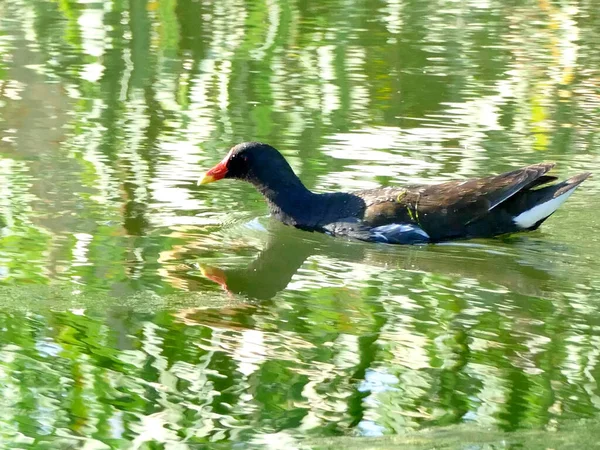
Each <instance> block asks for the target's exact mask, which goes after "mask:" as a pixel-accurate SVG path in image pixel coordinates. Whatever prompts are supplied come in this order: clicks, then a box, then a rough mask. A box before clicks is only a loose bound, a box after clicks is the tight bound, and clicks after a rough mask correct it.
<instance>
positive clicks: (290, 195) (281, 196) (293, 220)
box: [250, 166, 318, 226]
mask: <svg viewBox="0 0 600 450" xmlns="http://www.w3.org/2000/svg"><path fill="white" fill-rule="evenodd" d="M287 169H288V170H285V171H279V172H278V173H273V172H271V173H269V174H268V175H267V176H264V177H261V178H260V179H258V178H256V179H253V180H250V182H251V183H252V184H253V185H254V187H256V189H257V190H258V191H259V192H260V193H261V194H262V195H263V196H264V197H265V199H266V200H267V203H268V205H269V209H270V210H271V214H273V215H274V216H275V217H277V219H279V220H280V221H282V222H283V223H286V224H288V225H299V226H309V225H311V223H310V222H311V220H314V218H315V217H316V216H317V215H318V212H317V211H316V210H315V206H316V203H315V202H314V200H315V198H316V197H317V194H313V193H312V192H311V191H309V190H308V189H307V188H306V187H305V186H304V185H303V184H302V182H301V181H300V179H299V178H298V177H297V176H296V174H295V173H294V172H293V171H292V169H291V167H289V166H288V167H287Z"/></svg>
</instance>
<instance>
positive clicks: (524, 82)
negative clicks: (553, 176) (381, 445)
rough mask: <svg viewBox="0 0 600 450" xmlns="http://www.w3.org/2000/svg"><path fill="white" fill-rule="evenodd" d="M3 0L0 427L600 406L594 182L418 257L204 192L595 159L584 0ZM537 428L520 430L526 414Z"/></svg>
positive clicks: (594, 27)
mask: <svg viewBox="0 0 600 450" xmlns="http://www.w3.org/2000/svg"><path fill="white" fill-rule="evenodd" d="M522 3H523V2H506V1H497V0H489V1H476V0H473V1H464V2H452V1H444V0H430V1H427V2H423V1H411V0H385V1H368V2H367V1H356V0H350V1H341V0H321V1H319V2H306V1H289V2H288V1H285V0H264V1H255V0H246V1H242V0H219V1H213V2H211V1H207V0H201V1H197V0H164V1H162V0H161V1H156V0H155V1H145V0H129V1H125V0H112V1H103V2H100V1H98V2H95V1H74V0H61V1H52V0H11V1H5V2H1V3H0V224H1V226H2V228H1V230H0V231H1V232H0V391H1V392H0V404H1V406H2V407H1V408H0V410H1V411H2V412H1V413H0V439H1V440H2V442H3V443H5V444H6V445H7V446H8V447H11V448H15V447H27V446H30V447H35V448H59V447H60V448H66V447H67V446H70V447H73V448H79V447H82V448H83V447H85V446H86V445H87V446H88V447H86V448H128V447H131V448H148V449H149V448H205V447H210V448H215V446H222V447H224V448H228V447H231V446H234V445H235V444H236V443H244V444H243V445H246V446H247V445H249V443H252V444H253V445H255V446H271V447H274V448H275V447H277V446H278V445H279V446H286V448H293V447H294V446H296V445H301V444H302V442H303V441H305V440H306V439H312V440H313V441H311V442H317V441H314V440H315V439H317V440H318V439H321V438H329V437H336V436H359V437H360V436H363V437H366V436H371V437H373V436H382V435H401V434H404V433H408V432H413V431H419V430H423V429H425V428H429V429H433V430H436V429H437V428H439V427H445V426H451V425H457V424H462V425H465V426H474V427H476V429H477V427H481V429H482V430H483V429H484V428H485V429H486V430H490V429H493V430H498V431H499V432H507V431H508V432H516V433H518V432H520V431H522V430H537V431H539V430H549V431H553V430H560V429H561V427H562V426H563V424H566V423H572V421H577V420H580V419H591V420H594V419H595V418H597V417H598V415H599V413H600V390H599V387H600V386H599V380H600V363H599V359H600V295H599V294H600V279H599V278H598V275H597V274H598V263H597V257H598V255H599V254H600V237H598V233H597V231H598V230H599V229H600V218H599V217H600V216H599V215H598V204H599V203H598V198H599V197H598V196H599V194H600V176H596V177H593V178H591V179H589V180H588V181H586V182H585V184H584V185H583V186H582V188H581V189H579V190H578V191H577V193H576V194H575V195H573V196H572V197H571V198H570V199H569V201H568V203H567V204H566V205H565V207H563V208H562V209H561V210H560V211H558V212H557V213H556V214H555V215H554V216H553V217H552V218H551V219H550V220H549V221H548V222H546V224H544V227H543V229H542V230H540V231H536V232H533V233H527V234H520V235H515V236H507V237H502V238H498V239H491V240H479V241H470V242H458V243H451V244H444V245H431V246H423V247H399V246H396V247H395V246H386V245H374V244H364V243H360V242H349V241H345V240H339V239H333V238H330V237H328V236H323V235H316V234H311V233H306V232H302V231H298V230H293V229H290V228H287V227H284V226H282V225H279V224H276V223H273V221H272V220H270V218H269V217H268V216H267V209H266V206H265V204H264V202H263V201H262V200H261V198H260V196H259V195H258V194H257V193H256V192H254V191H253V189H252V187H251V186H248V185H245V184H243V183H235V182H232V181H223V182H220V183H217V184H214V185H210V186H206V187H197V186H196V184H195V182H196V180H197V179H198V177H199V176H200V175H201V174H202V173H203V171H204V170H206V169H207V168H208V167H210V166H212V165H213V164H215V163H216V162H217V161H219V160H220V159H221V158H222V157H223V155H224V154H225V153H226V152H227V150H228V149H229V148H230V147H231V146H232V145H234V144H236V143H238V142H241V141H244V140H262V141H265V142H269V143H270V144H272V145H274V146H276V147H277V148H280V149H281V150H282V152H283V153H284V154H285V156H286V157H287V158H288V160H289V161H290V163H291V164H292V166H293V168H294V169H295V170H296V172H297V173H298V174H299V175H300V176H301V178H302V180H303V181H304V182H305V183H306V185H307V186H308V187H309V188H311V189H313V190H315V191H317V192H326V191H331V190H352V189H361V188H370V187H375V186H379V185H383V186H395V185H403V184H406V183H417V182H418V183H421V182H423V183H435V182H441V181H447V180H453V179H465V178H468V177H474V176H480V175H484V174H488V173H498V172H501V171H504V170H509V169H512V168H515V167H518V166H521V165H525V164H530V163H535V162H540V161H556V162H557V163H558V164H557V168H556V173H557V175H559V176H561V177H566V176H568V175H572V174H576V173H578V172H582V171H591V172H593V173H595V174H598V173H600V158H599V154H600V135H599V132H598V129H599V128H598V123H600V34H599V31H598V30H600V15H599V14H598V8H597V6H596V5H595V3H594V2H589V1H579V2H553V1H539V2H525V3H524V4H522ZM537 431H536V432H537Z"/></svg>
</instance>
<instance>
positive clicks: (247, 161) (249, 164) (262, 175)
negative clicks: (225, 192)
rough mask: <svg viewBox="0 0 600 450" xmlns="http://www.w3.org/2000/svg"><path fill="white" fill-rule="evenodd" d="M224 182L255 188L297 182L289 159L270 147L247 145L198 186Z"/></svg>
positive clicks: (258, 144) (232, 153)
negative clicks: (234, 181)
mask: <svg viewBox="0 0 600 450" xmlns="http://www.w3.org/2000/svg"><path fill="white" fill-rule="evenodd" d="M223 178H234V179H238V180H245V181H249V182H250V183H252V184H255V185H265V184H270V182H271V181H274V180H282V181H285V179H286V178H293V179H296V180H297V177H296V175H295V174H294V172H293V171H292V169H291V167H290V165H289V164H288V163H287V161H286V160H285V158H284V157H283V156H282V155H281V153H279V151H277V150H276V149H275V148H273V147H271V146H270V145H267V144H263V143H260V142H244V143H242V144H238V145H236V146H235V147H233V148H232V149H231V150H230V151H229V153H227V156H225V158H223V160H222V161H221V162H220V163H219V164H217V165H216V166H215V167H213V168H212V169H210V170H209V171H208V172H206V174H205V175H204V177H203V178H202V179H201V180H200V181H199V182H198V184H207V183H212V182H214V181H217V180H221V179H223Z"/></svg>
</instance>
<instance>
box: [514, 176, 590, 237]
mask: <svg viewBox="0 0 600 450" xmlns="http://www.w3.org/2000/svg"><path fill="white" fill-rule="evenodd" d="M590 175H591V173H589V172H585V173H581V174H579V175H575V176H574V177H571V178H569V179H568V180H565V181H563V182H562V183H558V184H553V185H552V186H547V187H542V188H539V189H528V190H525V191H522V193H523V194H522V195H520V196H519V197H520V198H518V199H515V200H516V202H515V204H514V205H513V208H511V209H513V211H516V212H515V213H514V217H513V222H514V223H515V224H516V225H517V226H518V227H519V228H521V229H523V230H535V229H536V228H538V227H539V226H540V225H541V224H542V223H543V222H544V220H546V219H547V218H548V217H550V216H551V215H552V214H554V212H555V211H556V210H557V209H558V208H559V207H560V205H562V204H563V203H564V202H565V201H566V200H567V199H568V198H569V197H570V196H571V194H572V193H573V192H574V191H575V189H576V188H577V186H579V185H580V184H581V183H583V181H585V179H586V178H588V177H589V176H590Z"/></svg>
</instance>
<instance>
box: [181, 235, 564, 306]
mask: <svg viewBox="0 0 600 450" xmlns="http://www.w3.org/2000/svg"><path fill="white" fill-rule="evenodd" d="M537 235H538V236H539V234H537ZM550 246H551V244H547V245H541V246H540V245H539V242H538V241H536V240H535V239H531V237H530V236H527V235H523V236H517V237H506V238H503V239H499V240H488V241H479V242H475V241H464V242H454V243H447V244H440V245H425V246H394V245H385V244H365V243H360V242H354V241H347V240H343V239H337V238H331V237H329V236H324V235H318V234H309V233H306V232H302V231H298V230H293V229H289V228H287V227H283V226H280V225H278V224H275V225H273V226H271V227H270V229H269V230H268V238H267V240H266V245H265V247H264V248H263V249H262V250H261V251H259V252H258V254H257V255H256V257H255V258H254V260H253V261H252V262H250V263H249V264H245V265H242V264H235V265H233V266H232V265H231V263H229V264H227V265H225V266H222V267H220V266H219V265H217V264H213V263H211V262H209V261H206V260H202V259H199V261H198V263H197V264H198V266H199V267H200V270H201V273H202V275H203V276H204V277H205V278H207V279H209V280H211V281H213V282H215V283H218V284H219V285H221V286H222V288H223V289H224V290H226V291H227V292H229V293H232V294H239V295H243V296H246V297H248V298H249V299H257V300H266V299H270V298H272V297H274V296H275V295H276V294H277V293H279V292H281V291H283V290H285V289H286V287H287V286H288V285H289V283H290V281H291V280H292V278H293V277H294V275H296V273H297V272H298V271H299V269H300V268H301V267H302V266H303V265H304V264H305V263H306V262H307V260H309V258H311V257H314V256H318V257H326V258H330V259H332V260H333V262H332V265H334V266H335V265H337V264H338V263H340V264H344V263H360V264H366V265H370V266H375V267H380V268H381V270H383V271H390V270H401V271H413V272H426V273H432V274H441V275H444V276H450V277H457V278H468V279H475V280H477V281H478V282H480V283H486V284H492V285H497V286H499V287H504V288H506V289H508V290H510V291H513V292H518V293H520V294H523V295H535V296H540V297H543V296H545V295H549V294H550V293H551V292H552V286H551V285H552V284H553V281H555V280H556V278H557V277H558V276H559V275H558V274H557V271H556V268H555V267H553V265H552V264H550V263H549V262H548V261H547V260H545V259H544V258H543V256H541V255H540V253H541V252H543V251H544V250H548V249H549V247H550ZM540 247H541V249H540ZM191 256H192V255H189V254H188V255H186V258H187V259H188V260H189V259H190V257H191Z"/></svg>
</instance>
